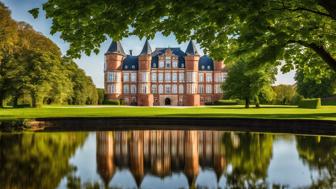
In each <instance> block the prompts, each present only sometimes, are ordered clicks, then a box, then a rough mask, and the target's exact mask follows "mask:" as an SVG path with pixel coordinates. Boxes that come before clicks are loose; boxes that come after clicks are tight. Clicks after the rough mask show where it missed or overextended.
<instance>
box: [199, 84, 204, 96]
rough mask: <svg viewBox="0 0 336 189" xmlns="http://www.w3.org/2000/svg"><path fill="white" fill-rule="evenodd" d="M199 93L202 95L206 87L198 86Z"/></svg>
mask: <svg viewBox="0 0 336 189" xmlns="http://www.w3.org/2000/svg"><path fill="white" fill-rule="evenodd" d="M198 93H200V94H202V93H204V86H203V85H198Z"/></svg>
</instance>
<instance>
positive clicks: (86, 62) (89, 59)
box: [0, 0, 295, 88]
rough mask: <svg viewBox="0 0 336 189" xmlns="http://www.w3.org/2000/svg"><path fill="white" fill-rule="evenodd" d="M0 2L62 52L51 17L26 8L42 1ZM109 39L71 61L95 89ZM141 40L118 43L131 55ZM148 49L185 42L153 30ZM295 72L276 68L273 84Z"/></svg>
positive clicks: (291, 78) (183, 45)
mask: <svg viewBox="0 0 336 189" xmlns="http://www.w3.org/2000/svg"><path fill="white" fill-rule="evenodd" d="M0 1H1V2H3V3H4V4H5V5H6V6H7V7H8V8H9V9H10V10H11V13H12V18H13V19H15V20H16V21H24V22H27V23H29V24H30V25H32V26H33V28H34V29H35V30H36V31H38V32H41V33H42V34H44V35H45V36H47V37H48V38H50V39H51V40H52V41H53V42H54V43H56V44H57V45H58V47H59V48H60V49H61V51H62V53H63V54H65V53H66V51H67V49H68V48H69V44H68V43H67V42H65V41H63V40H62V39H61V38H60V34H59V33H56V34H55V35H51V34H50V26H51V24H52V23H51V20H50V19H46V18H45V14H44V12H43V11H40V15H39V17H38V18H37V19H34V18H33V17H32V16H31V14H30V13H28V10H30V9H32V8H36V7H41V6H42V3H43V2H45V1H46V0H0ZM111 41H112V40H111V39H109V40H107V41H105V42H104V43H103V44H101V47H100V53H99V54H94V53H92V54H91V55H90V56H86V55H84V54H83V55H82V57H81V58H80V59H76V60H75V62H76V63H77V64H78V66H79V67H80V68H82V69H83V70H85V72H86V74H87V75H89V76H91V77H92V79H93V82H94V83H95V84H96V86H97V87H98V88H103V86H104V75H103V74H104V53H105V52H106V50H107V49H108V47H109V45H110V43H111ZM144 43H145V39H139V38H138V37H137V36H131V37H128V38H124V39H123V40H122V41H121V44H122V46H123V48H124V50H125V52H127V53H128V52H129V50H133V55H137V54H139V53H140V52H141V49H142V47H143V45H144ZM149 43H150V45H151V47H152V49H155V48H157V47H180V48H181V49H182V50H183V51H184V50H185V49H186V48H187V45H188V41H186V42H184V43H181V44H178V43H177V41H176V38H175V36H174V35H169V36H167V37H165V36H163V35H162V34H160V33H157V34H156V36H155V38H154V39H153V40H149ZM196 46H197V48H198V50H199V52H200V54H202V52H203V51H202V49H200V46H199V45H196ZM294 75H295V72H294V71H292V72H289V73H287V74H282V73H281V71H279V73H278V75H277V77H276V79H277V80H276V82H275V83H274V84H275V85H278V84H293V83H295V80H294Z"/></svg>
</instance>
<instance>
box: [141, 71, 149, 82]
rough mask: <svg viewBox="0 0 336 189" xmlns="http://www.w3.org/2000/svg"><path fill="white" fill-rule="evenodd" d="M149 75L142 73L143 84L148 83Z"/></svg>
mask: <svg viewBox="0 0 336 189" xmlns="http://www.w3.org/2000/svg"><path fill="white" fill-rule="evenodd" d="M147 78H148V77H147V73H146V72H142V73H141V81H143V82H146V81H147Z"/></svg>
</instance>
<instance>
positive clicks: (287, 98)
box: [272, 85, 296, 105]
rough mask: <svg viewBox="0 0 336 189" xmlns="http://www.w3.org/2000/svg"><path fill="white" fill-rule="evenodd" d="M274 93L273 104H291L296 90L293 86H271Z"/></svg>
mask: <svg viewBox="0 0 336 189" xmlns="http://www.w3.org/2000/svg"><path fill="white" fill-rule="evenodd" d="M272 88H273V91H274V92H275V99H274V100H273V102H274V104H282V105H285V104H292V103H293V98H294V97H295V95H296V88H295V86H293V85H277V86H273V87H272Z"/></svg>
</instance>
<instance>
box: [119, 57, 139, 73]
mask: <svg viewBox="0 0 336 189" xmlns="http://www.w3.org/2000/svg"><path fill="white" fill-rule="evenodd" d="M122 69H123V70H138V56H131V55H127V56H126V58H125V59H124V61H123V64H122Z"/></svg>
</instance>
